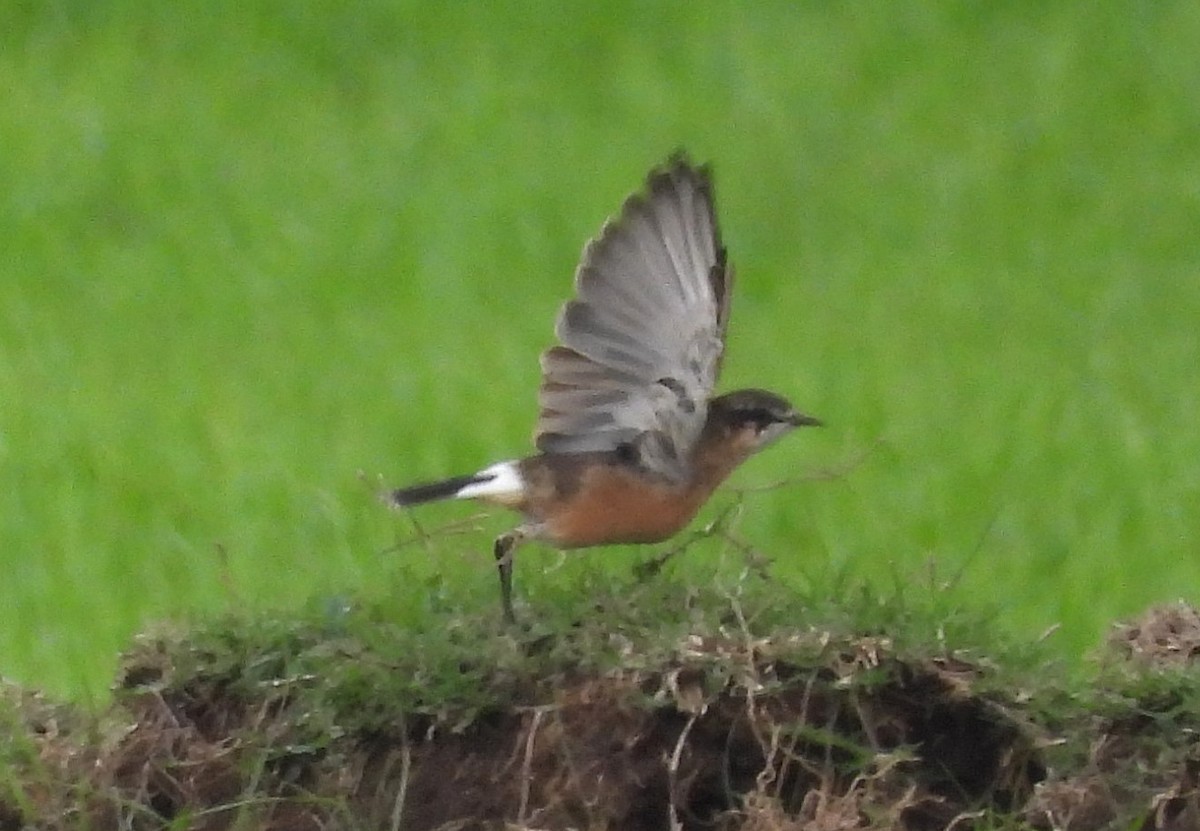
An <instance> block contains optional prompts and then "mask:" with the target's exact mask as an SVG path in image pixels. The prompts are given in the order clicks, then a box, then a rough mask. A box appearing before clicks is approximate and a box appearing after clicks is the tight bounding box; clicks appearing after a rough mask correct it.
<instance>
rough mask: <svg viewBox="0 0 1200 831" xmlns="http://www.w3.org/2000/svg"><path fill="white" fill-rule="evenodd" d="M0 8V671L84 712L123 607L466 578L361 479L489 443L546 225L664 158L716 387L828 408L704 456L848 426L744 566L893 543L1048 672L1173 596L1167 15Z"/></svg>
mask: <svg viewBox="0 0 1200 831" xmlns="http://www.w3.org/2000/svg"><path fill="white" fill-rule="evenodd" d="M7 17H8V18H9V19H8V20H7V21H6V25H5V26H4V27H3V31H2V32H0V45H2V46H3V48H2V49H0V100H3V102H4V104H5V111H6V117H5V118H3V119H0V181H3V182H4V183H5V186H4V188H3V191H2V192H3V194H4V198H3V199H0V251H2V252H3V256H2V257H0V390H2V391H3V392H2V397H0V477H2V480H0V517H2V520H0V557H2V558H3V569H4V575H5V576H4V579H3V581H0V583H2V585H3V586H4V589H3V596H4V603H3V604H0V609H2V610H3V611H0V674H3V675H5V676H9V677H13V678H15V679H17V680H20V681H24V682H28V683H36V684H39V685H42V686H45V687H47V688H49V689H50V690H52V691H55V692H61V693H66V694H69V695H72V696H75V697H97V696H100V695H102V693H103V690H104V689H105V686H106V684H107V683H108V680H109V678H110V677H111V671H112V666H113V664H114V661H115V657H114V653H115V651H116V650H117V649H119V648H120V647H121V646H122V645H124V643H125V642H126V641H127V638H128V636H129V634H130V633H131V632H133V631H134V630H136V629H137V628H138V627H139V626H141V625H142V624H143V622H144V621H146V620H147V619H149V618H153V617H160V616H164V615H179V614H205V613H209V612H211V611H213V610H216V609H221V608H224V607H226V606H230V605H234V606H251V607H267V608H270V607H273V606H291V605H295V604H297V603H300V602H302V601H303V600H304V599H306V598H309V597H311V596H314V595H315V596H323V595H330V596H337V595H340V594H343V593H351V592H363V593H367V594H376V595H383V594H394V595H396V596H397V597H398V598H399V601H398V603H397V606H398V608H401V609H404V608H407V609H409V610H410V612H409V613H410V614H411V615H413V616H414V618H415V616H419V615H420V614H421V609H422V608H425V606H427V604H428V603H429V602H430V601H429V596H430V594H431V593H433V594H436V593H438V592H450V593H454V594H455V595H456V596H458V597H463V598H468V602H472V601H471V600H470V599H471V598H474V601H473V602H477V603H479V604H483V603H494V602H495V596H494V593H495V587H494V585H493V581H494V576H493V573H492V569H491V567H490V564H489V561H490V558H489V557H488V555H487V553H486V548H487V546H488V544H489V541H490V535H491V534H492V533H494V532H495V531H497V530H499V529H502V528H504V527H506V526H505V523H506V522H507V519H506V518H504V517H501V516H498V515H497V516H495V517H494V518H491V519H488V520H486V521H484V522H483V523H482V529H481V530H480V531H478V532H474V533H472V534H468V535H465V536H460V537H453V538H450V539H448V540H447V541H445V542H439V543H438V544H436V545H433V546H425V547H422V546H411V547H406V548H403V549H400V550H398V551H394V552H389V551H387V550H386V549H387V548H388V547H389V546H390V545H391V544H392V541H393V540H394V539H395V538H396V537H397V536H406V535H408V534H409V533H410V530H411V529H410V526H409V525H408V521H407V520H406V519H405V518H403V517H396V516H394V515H392V514H390V513H388V512H387V511H385V510H384V509H382V508H381V507H380V506H379V505H378V504H377V503H376V502H375V501H374V498H373V494H372V488H371V487H368V486H365V485H364V484H363V483H362V482H360V481H359V479H358V477H357V472H358V471H359V470H363V471H366V472H367V473H368V474H369V476H370V477H373V476H374V475H375V474H382V475H383V476H384V477H385V478H386V480H387V481H388V482H389V483H401V482H406V481H409V480H415V479H424V478H432V477H436V476H440V475H445V474H450V473H457V472H463V471H466V470H471V469H475V468H476V467H478V466H479V465H481V464H484V463H487V462H489V461H491V460H493V459H495V458H508V457H512V456H515V455H519V454H521V453H523V452H525V451H526V449H527V447H528V431H529V428H530V426H531V423H532V418H533V414H534V406H533V405H534V393H533V391H534V388H535V386H536V382H537V362H536V356H537V353H538V351H539V350H540V349H541V348H543V347H544V346H546V345H548V343H549V341H550V336H551V329H550V324H551V321H552V319H553V315H554V312H555V310H556V308H557V306H558V304H559V303H560V302H561V301H562V300H563V299H564V298H565V296H566V294H567V291H568V289H569V286H570V275H571V272H572V269H573V268H574V263H575V259H576V257H577V254H578V252H579V249H580V248H581V246H582V244H583V242H584V240H585V239H586V238H587V237H589V236H590V235H592V234H593V233H594V232H595V231H596V229H597V228H598V227H599V225H600V223H601V222H602V221H603V219H604V218H605V217H606V216H607V215H608V214H610V213H611V212H613V211H614V210H615V209H616V208H617V206H618V205H619V204H620V201H621V199H622V198H623V197H624V196H625V194H626V193H627V192H628V191H629V190H631V189H632V188H633V187H635V186H636V185H637V184H638V183H639V182H640V181H641V178H642V177H643V175H644V173H645V171H646V169H648V168H649V167H650V166H651V165H652V164H654V163H656V162H657V161H659V160H661V159H662V158H663V157H664V156H665V155H666V154H667V153H668V152H669V151H670V150H672V149H673V148H675V147H677V146H685V147H687V148H689V149H690V150H691V152H692V153H693V155H694V156H696V157H698V158H701V159H711V160H712V161H713V162H714V163H715V165H716V168H717V175H718V179H719V193H720V203H721V204H720V207H721V212H722V217H723V223H724V227H725V234H726V239H727V242H728V244H729V246H730V249H731V252H732V256H733V258H734V260H735V262H736V263H737V265H738V267H739V278H740V283H739V288H738V295H737V299H736V302H735V312H734V324H733V327H732V333H731V348H730V355H729V360H728V362H727V365H726V367H727V368H726V377H725V380H724V383H723V386H724V387H726V388H732V387H735V386H739V385H751V384H752V385H756V386H765V387H769V388H772V389H777V390H779V391H781V392H783V393H785V394H788V395H789V396H790V397H791V398H792V399H793V400H795V401H796V402H797V403H798V404H799V405H800V406H801V407H802V408H804V409H806V410H808V411H810V412H813V413H815V414H818V415H820V416H821V417H822V418H824V419H825V420H826V421H827V422H828V424H829V425H830V427H828V428H827V429H826V430H824V431H821V432H820V433H819V434H818V433H810V434H803V435H800V436H798V437H796V438H795V439H794V440H789V441H788V442H786V443H785V444H783V445H780V446H779V447H777V448H774V449H773V450H772V451H771V452H770V453H769V454H766V455H764V456H763V457H762V458H761V459H758V460H756V461H755V462H754V463H753V464H751V465H749V466H747V468H746V469H745V470H744V471H743V472H741V473H739V474H738V476H737V477H736V484H738V485H743V486H747V487H750V486H754V485H756V484H761V483H764V482H769V481H773V480H775V479H777V478H780V477H784V476H793V475H798V474H799V475H803V474H804V473H806V472H809V473H811V472H812V471H814V470H819V469H822V468H825V467H838V466H840V465H843V464H844V463H845V462H846V460H848V459H853V458H856V457H857V456H859V455H860V454H861V453H862V452H863V451H864V450H865V449H867V448H872V447H874V448H875V449H874V450H873V452H871V453H870V454H869V455H868V456H867V457H866V458H865V460H864V461H863V462H862V463H861V464H860V465H858V466H857V467H855V468H854V469H853V470H851V471H849V472H848V473H846V474H845V475H844V476H842V477H841V478H839V479H837V480H835V481H832V482H808V483H804V484H800V485H795V486H792V487H789V488H786V489H783V490H779V491H775V492H769V493H758V494H753V495H752V496H748V497H747V501H746V504H745V510H744V511H743V512H742V514H741V518H740V520H739V524H738V528H737V531H738V533H739V535H740V536H742V537H743V538H745V539H746V540H748V541H750V543H751V544H752V545H753V546H754V547H755V548H756V549H758V550H760V551H763V552H766V553H768V554H769V555H770V556H772V557H773V558H774V559H775V560H776V572H777V574H778V575H779V577H780V579H782V580H784V581H785V582H787V583H789V584H791V585H794V586H796V587H798V588H801V589H803V592H804V593H812V594H820V593H821V592H822V591H827V592H836V591H843V590H846V589H845V587H846V586H850V585H854V584H856V582H857V581H860V580H866V581H868V582H870V583H872V584H874V585H876V586H879V587H881V589H882V590H884V591H890V590H892V589H893V588H894V587H895V586H897V585H899V586H904V585H906V584H907V583H908V582H909V581H911V582H913V584H914V585H917V586H920V581H921V580H923V579H924V577H923V575H925V573H926V563H927V561H929V560H930V559H932V560H934V561H935V562H936V564H937V565H936V573H937V574H941V575H949V576H952V577H955V578H956V580H957V585H956V589H955V591H956V592H959V593H960V596H961V599H962V602H963V604H964V605H967V606H972V605H978V606H979V607H981V608H982V607H991V606H999V607H1000V608H1001V615H1000V620H1001V622H1002V623H1003V625H1004V626H1005V627H1007V628H1009V629H1010V630H1011V631H1012V632H1014V633H1017V634H1019V635H1022V636H1025V637H1034V636H1036V635H1037V634H1038V633H1040V632H1041V631H1042V630H1043V629H1044V628H1046V627H1047V626H1049V625H1051V624H1053V623H1061V624H1062V631H1061V632H1060V633H1059V634H1058V635H1057V636H1056V637H1057V642H1058V644H1059V645H1060V646H1061V649H1062V651H1063V653H1064V655H1067V656H1069V657H1073V656H1077V655H1079V654H1080V653H1081V652H1082V651H1083V650H1084V649H1085V648H1087V647H1089V646H1090V645H1092V644H1093V643H1095V642H1096V640H1097V638H1098V636H1099V634H1100V632H1101V631H1102V630H1103V628H1104V627H1105V626H1106V624H1107V623H1108V621H1110V620H1111V619H1112V618H1113V617H1114V616H1117V615H1124V614H1129V613H1131V612H1133V611H1135V610H1137V609H1138V608H1140V607H1141V606H1143V605H1145V604H1146V603H1148V602H1151V601H1154V600H1161V599H1169V598H1173V597H1176V596H1178V595H1181V594H1184V595H1186V594H1188V593H1189V592H1191V591H1194V587H1195V586H1196V585H1197V584H1198V580H1200V558H1197V557H1196V552H1197V550H1198V549H1197V544H1198V541H1200V508H1198V507H1197V506H1198V505H1200V430H1198V429H1197V428H1196V426H1195V418H1196V413H1197V412H1198V411H1200V379H1198V375H1197V371H1196V367H1197V337H1196V331H1197V321H1200V237H1198V236H1197V228H1198V227H1200V99H1197V98H1196V96H1195V94H1194V89H1195V83H1196V80H1197V78H1200V56H1198V55H1197V52H1196V50H1195V47H1194V44H1195V43H1196V42H1197V41H1198V39H1200V9H1198V8H1197V7H1195V6H1194V4H1188V3H1183V2H1176V3H1171V2H1168V3H1160V4H1154V5H1126V4H1117V3H1101V4H1098V5H1094V6H1090V7H1087V8H1084V7H1078V8H1076V7H1069V6H1044V5H1042V4H1033V3H1029V4H1025V3H1018V4H1005V5H1003V6H998V5H975V4H911V5H909V6H906V7H903V8H899V7H885V6H878V7H874V6H871V7H868V6H858V5H851V6H837V7H830V6H826V5H824V4H804V5H802V6H800V7H792V6H789V5H785V4H779V5H762V6H759V7H755V8H753V9H749V8H742V7H739V6H735V5H733V4H729V5H724V4H715V3H713V4H702V5H700V6H697V7H694V8H692V9H690V10H685V7H683V6H680V5H674V4H670V5H668V4H663V5H658V6H654V7H651V8H647V7H643V6H641V5H638V4H625V5H622V4H616V5H613V4H608V5H605V6H604V7H602V8H600V7H598V8H594V9H593V8H584V7H582V6H579V7H569V8H567V9H563V8H561V7H558V6H554V7H551V6H549V5H539V4H532V5H528V6H520V7H516V6H510V5H507V4H491V5H484V4H479V5H470V6H467V5H462V6H431V5H428V4H414V3H394V2H368V3H361V4H356V5H353V6H350V5H342V4H335V3H329V2H326V3H310V4H305V5H303V6H294V5H291V4H282V3H259V4H253V5H247V6H243V5H240V4H233V3H221V2H218V3H210V4H205V5H203V6H201V5H199V4H190V3H183V4H170V5H168V4H158V5H153V4H151V5H146V4H137V3H132V2H122V1H121V0H112V1H111V2H100V3H89V4H85V3H70V2H59V3H50V4H22V5H18V6H16V7H14V9H12V10H11V11H10V12H9V14H8V15H7ZM879 440H882V443H881V444H879V445H878V446H877V445H876V443H877V441H879ZM371 481H372V487H373V479H372V480H371ZM729 498H730V497H724V498H723V500H718V505H717V508H719V507H720V506H721V505H722V504H727V503H728V500H729ZM470 514H471V509H470V507H469V506H463V505H454V506H446V507H435V508H431V509H430V510H428V511H427V512H425V513H423V514H421V515H420V516H419V521H420V522H422V523H423V525H428V526H431V527H432V526H436V525H438V524H440V523H445V522H451V521H455V520H457V519H460V518H462V517H464V516H469V515H470ZM708 515H709V516H712V513H711V512H710V513H709V514H708ZM710 548H711V549H712V550H709V549H706V548H705V546H697V550H695V551H694V552H693V551H689V554H688V559H687V561H686V562H685V563H684V566H683V567H690V568H693V569H694V570H695V579H696V580H701V581H703V580H708V579H709V575H710V573H711V569H712V568H714V567H715V562H716V560H717V559H719V555H718V554H716V553H714V552H715V547H710ZM222 552H223V553H222ZM644 556H646V553H645V552H639V551H625V550H616V551H609V552H605V553H602V552H593V553H590V554H584V555H582V556H579V557H572V558H570V559H568V560H567V561H566V563H565V564H563V565H562V566H561V567H560V568H557V569H554V568H553V566H554V564H555V563H556V557H555V555H552V554H549V553H545V552H541V553H539V552H537V551H536V550H535V549H532V548H531V549H530V550H529V552H528V553H526V554H524V555H523V558H522V566H521V567H520V569H519V570H518V580H519V581H520V591H521V592H522V593H523V595H525V596H526V597H528V598H529V599H530V601H531V602H532V603H533V604H534V605H535V607H536V604H537V603H538V599H539V597H541V598H543V599H549V598H555V599H556V601H555V602H559V601H561V602H564V603H572V602H573V603H576V604H579V606H580V608H586V602H587V601H586V599H584V598H583V597H581V596H579V594H578V592H577V591H576V593H575V594H574V595H572V587H575V586H580V585H582V584H583V582H586V580H584V579H583V578H586V579H587V580H590V579H594V576H595V575H596V574H597V573H598V572H599V573H601V574H602V573H603V572H604V571H605V570H606V569H624V568H626V567H627V565H628V564H629V563H630V562H631V561H633V560H635V559H637V558H640V557H644ZM545 566H550V567H551V570H550V571H548V572H546V573H543V567H545ZM913 592H914V594H918V593H919V590H918V589H914V590H913Z"/></svg>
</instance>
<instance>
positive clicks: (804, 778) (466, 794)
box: [0, 605, 1200, 831]
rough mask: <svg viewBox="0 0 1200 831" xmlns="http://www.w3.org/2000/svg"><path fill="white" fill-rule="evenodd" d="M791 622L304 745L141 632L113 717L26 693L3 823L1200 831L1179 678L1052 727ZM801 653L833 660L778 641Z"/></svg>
mask: <svg viewBox="0 0 1200 831" xmlns="http://www.w3.org/2000/svg"><path fill="white" fill-rule="evenodd" d="M1192 626H1194V627H1195V628H1194V629H1192V628H1189V627H1192ZM1197 634H1200V615H1197V614H1196V613H1195V611H1194V610H1192V609H1191V608H1190V607H1185V606H1183V605H1176V606H1171V607H1164V608H1162V609H1158V610H1152V611H1151V612H1149V613H1147V616H1146V617H1145V618H1144V619H1143V620H1141V621H1138V622H1136V623H1133V624H1129V625H1127V626H1125V627H1122V628H1119V629H1118V630H1117V633H1116V635H1115V636H1114V645H1115V647H1116V649H1115V650H1114V651H1115V652H1116V653H1117V654H1119V655H1121V656H1122V659H1123V660H1124V661H1126V662H1127V663H1128V664H1130V665H1136V668H1137V672H1139V673H1148V672H1156V671H1158V669H1159V668H1160V667H1159V666H1158V665H1159V664H1161V663H1164V662H1165V663H1166V664H1169V665H1175V664H1178V663H1179V662H1180V661H1184V658H1182V657H1181V651H1183V652H1186V653H1187V656H1186V657H1194V656H1195V653H1196V652H1197V650H1198V647H1197V646H1196V644H1197V643H1200V640H1198V639H1197ZM793 637H794V640H795V641H802V642H803V645H804V646H805V649H801V650H797V649H796V646H797V643H795V642H789V639H788V638H776V639H774V640H745V639H714V638H692V639H689V640H687V641H686V642H685V643H683V644H680V645H679V648H678V649H677V650H676V652H675V658H674V659H673V660H671V661H669V662H666V663H665V664H664V665H663V666H660V667H655V668H653V669H640V670H636V671H634V670H622V671H609V672H605V673H597V674H580V675H578V676H577V677H558V678H555V679H554V681H553V683H548V684H546V685H545V686H544V687H541V688H538V689H536V690H534V691H533V693H532V694H531V695H530V696H529V697H527V699H526V700H525V702H524V703H522V704H520V705H519V706H512V707H492V708H489V709H486V710H483V711H481V712H478V713H476V714H475V715H474V717H473V718H471V719H470V720H469V721H468V722H466V723H463V724H461V725H459V726H458V727H457V728H456V727H454V726H453V725H448V724H446V723H442V722H439V721H438V720H437V719H435V718H432V717H430V716H428V715H413V716H412V717H411V718H408V717H401V718H399V719H398V720H397V723H395V724H394V726H393V727H392V729H387V730H375V731H367V732H358V733H352V734H346V735H342V736H331V737H330V740H329V742H328V743H326V744H320V745H313V744H305V743H295V742H294V739H295V737H296V736H297V735H300V733H298V732H297V731H296V725H297V724H298V723H300V722H302V721H303V720H304V719H305V718H307V717H308V716H309V714H306V713H304V712H298V711H297V708H298V706H299V705H298V701H299V699H298V698H297V697H295V696H293V695H291V694H290V692H289V690H288V688H287V684H284V683H281V684H280V685H279V686H277V687H275V688H274V689H272V688H270V686H269V685H268V686H267V687H265V688H263V689H262V693H261V695H260V696H258V697H257V698H253V697H247V696H245V695H244V694H243V693H240V692H239V693H234V692H232V691H231V690H232V687H230V686H229V685H227V684H224V683H223V682H222V681H221V680H220V678H219V677H218V676H217V675H215V674H214V675H209V676H203V675H197V676H192V677H188V678H172V677H170V672H169V671H166V672H165V671H164V657H163V654H162V649H161V643H158V644H156V645H153V646H149V647H145V646H144V647H143V649H142V650H141V651H140V652H139V651H137V650H135V651H134V652H133V653H131V655H130V656H128V659H127V661H126V663H125V669H124V675H123V680H122V683H121V689H120V690H119V691H118V695H117V697H116V701H115V703H114V705H113V707H112V710H111V711H110V712H109V713H107V714H106V715H105V716H104V718H103V719H102V720H101V722H100V723H91V722H85V720H82V718H81V717H80V716H78V715H76V714H73V713H72V712H71V711H70V710H68V709H66V708H64V707H61V706H56V705H50V704H47V703H45V702H43V701H42V700H41V699H39V698H38V697H37V696H35V695H32V694H30V693H22V692H18V691H15V690H9V696H8V697H9V698H12V699H13V700H15V701H17V702H18V704H19V707H18V708H17V710H16V712H18V713H19V714H20V715H19V721H20V723H19V724H18V725H15V727H16V728H17V730H19V731H20V732H21V733H22V735H20V736H18V737H16V739H17V741H14V748H15V749H14V750H12V752H11V753H10V754H8V755H9V756H10V757H11V758H12V759H13V760H15V761H13V762H12V764H11V766H10V772H9V773H8V775H7V781H6V782H4V783H0V831H7V829H14V831H15V829H22V828H66V827H70V828H98V829H108V828H114V829H115V828H122V829H125V828H127V829H151V828H191V829H225V828H261V829H297V830H301V831H302V830H303V829H332V828H348V829H360V828H361V829H376V828H378V829H385V828H386V829H408V831H414V830H417V831H419V830H422V829H445V830H446V831H450V830H451V829H493V828H494V829H569V828H580V829H622V830H623V831H641V830H642V829H645V830H646V831H649V830H650V829H656V830H657V829H672V831H674V829H688V830H689V831H690V829H722V831H723V830H724V829H729V830H730V831H732V830H733V829H747V830H750V831H801V829H803V830H804V831H837V830H839V829H875V828H878V829H884V828H886V829H904V831H935V830H936V831H940V830H941V829H946V831H951V829H953V830H954V831H964V830H965V829H976V828H978V829H984V828H988V829H993V828H1037V829H1064V830H1069V831H1087V830H1088V829H1104V828H1121V829H1138V831H1184V830H1185V829H1200V797H1198V793H1200V791H1198V784H1200V781H1198V780H1200V755H1197V748H1198V744H1197V735H1196V728H1197V727H1200V724H1194V723H1193V724H1191V726H1188V723H1187V719H1188V718H1190V717H1191V716H1192V715H1194V713H1191V712H1190V711H1189V712H1184V713H1181V705H1180V701H1179V697H1178V696H1176V697H1172V696H1170V695H1167V696H1166V698H1167V699H1168V700H1167V701H1166V702H1165V703H1163V704H1162V706H1161V707H1158V708H1157V709H1155V707H1154V706H1153V702H1154V701H1158V700H1160V699H1156V698H1155V696H1156V695H1159V696H1161V694H1162V691H1163V687H1162V686H1161V685H1157V686H1154V690H1155V692H1154V693H1147V694H1146V696H1144V697H1142V698H1139V697H1138V695H1137V694H1135V693H1128V694H1126V695H1125V698H1123V699H1122V700H1126V699H1128V700H1129V701H1130V702H1131V704H1130V708H1129V711H1128V712H1124V713H1122V712H1110V711H1104V712H1085V713H1076V714H1068V715H1065V716H1064V715H1063V714H1062V713H1061V711H1059V714H1058V715H1057V716H1055V717H1054V718H1052V719H1039V717H1038V715H1037V711H1036V709H1035V708H1031V707H1030V706H1029V701H1028V698H1029V695H1028V693H1027V692H1026V691H1019V690H1016V689H1013V690H1010V691H1009V692H1007V693H1005V692H1002V691H998V690H997V688H996V686H995V685H994V684H988V683H982V682H983V679H984V678H985V677H986V676H987V675H988V674H989V670H988V669H986V668H984V667H983V666H981V664H980V663H979V662H974V661H970V660H964V659H961V658H956V657H953V656H949V655H943V656H940V657H936V658H922V659H913V658H902V657H900V656H898V655H896V654H894V651H893V650H892V649H891V647H890V644H889V643H888V641H887V640H886V639H881V638H867V637H858V638H845V639H841V640H840V641H839V640H836V639H832V638H830V637H828V636H824V635H821V634H820V633H813V632H805V633H803V634H797V635H795V636H793ZM814 642H816V643H817V647H818V648H816V649H813V644H814ZM801 653H803V654H811V655H816V656H818V659H817V660H813V661H797V660H794V659H791V658H787V657H783V656H790V655H796V654H801ZM1164 656H1165V657H1164ZM717 659H719V660H717ZM1184 663H1186V661H1184ZM1138 689H1141V688H1140V687H1138ZM1182 709H1183V710H1186V707H1184V708H1182ZM1164 719H1166V720H1167V721H1166V722H1164ZM1172 719H1176V720H1175V721H1172ZM1179 719H1182V721H1179ZM301 732H302V731H301ZM1064 747H1070V748H1074V749H1075V750H1074V751H1071V752H1066V751H1063V750H1062V748H1064ZM12 771H17V772H16V773H13V772H12Z"/></svg>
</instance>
